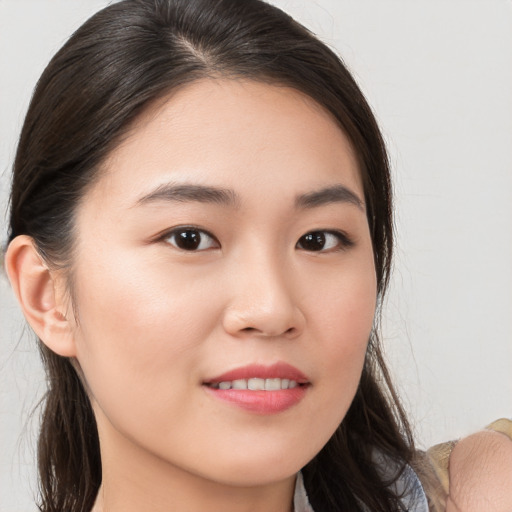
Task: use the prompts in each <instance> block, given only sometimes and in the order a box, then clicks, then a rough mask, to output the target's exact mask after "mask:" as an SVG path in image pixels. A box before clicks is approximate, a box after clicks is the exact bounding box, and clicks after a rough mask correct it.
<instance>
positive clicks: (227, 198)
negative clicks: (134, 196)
mask: <svg viewBox="0 0 512 512" xmlns="http://www.w3.org/2000/svg"><path fill="white" fill-rule="evenodd" d="M160 201H175V202H191V201H195V202H199V203H213V204H219V205H223V206H231V207H238V206H239V205H240V198H239V196H238V195H237V193H236V192H235V191H233V190H231V189H225V188H218V187H212V186H207V185H197V184H174V183H166V184H163V185H160V186H158V187H157V188H155V189H154V190H153V191H151V192H149V193H147V194H145V195H143V196H142V197H140V198H139V199H138V200H137V201H136V203H135V206H140V205H145V204H149V203H154V202H160ZM333 203H348V204H353V205H354V206H357V207H358V208H359V209H360V210H363V211H364V209H365V208H364V203H363V202H362V201H361V199H359V197H358V196H357V194H355V193H354V192H352V191H351V190H350V189H349V188H347V187H345V186H344V185H339V184H338V185H332V186H328V187H325V188H321V189H319V190H314V191H312V192H306V193H305V194H300V195H298V196H297V197H296V198H295V208H297V209H310V208H317V207H319V206H324V205H327V204H333Z"/></svg>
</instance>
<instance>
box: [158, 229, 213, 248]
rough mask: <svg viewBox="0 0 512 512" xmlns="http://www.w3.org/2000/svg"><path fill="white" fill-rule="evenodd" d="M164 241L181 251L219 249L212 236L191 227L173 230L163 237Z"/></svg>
mask: <svg viewBox="0 0 512 512" xmlns="http://www.w3.org/2000/svg"><path fill="white" fill-rule="evenodd" d="M164 241H165V242H167V243H169V244H171V245H174V247H176V248H178V249H181V250H182V251H206V250H208V249H215V248H218V247H219V243H218V242H217V240H215V238H214V237H213V236H212V235H210V234H208V233H207V232H206V231H203V230H202V229H197V228H193V227H182V228H176V229H173V230H172V231H171V232H169V233H168V234H167V235H166V236H165V237H164Z"/></svg>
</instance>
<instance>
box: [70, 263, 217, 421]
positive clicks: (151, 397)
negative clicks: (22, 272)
mask: <svg viewBox="0 0 512 512" xmlns="http://www.w3.org/2000/svg"><path fill="white" fill-rule="evenodd" d="M119 261H122V265H121V264H119V263H118V262H119ZM81 268H86V269H91V270H90V271H89V270H88V271H87V275H85V274H84V273H82V274H78V275H77V276H76V282H78V283H80V287H79V288H77V290H76V294H75V296H76V303H77V309H78V319H79V323H78V326H77V330H76V340H77V359H78V361H79V363H80V365H81V367H82V370H83V373H84V376H85V379H86V382H87V384H88V387H89V390H90V392H91V394H92V395H93V396H94V397H95V398H96V400H97V401H98V402H100V405H101V406H102V408H103V409H104V410H105V411H106V410H112V411H115V409H116V408H117V405H116V404H119V406H120V405H121V404H122V403H123V402H124V401H125V400H129V401H131V404H130V407H134V406H135V405H138V406H139V405H140V406H141V407H144V409H148V410H150V409H151V404H152V402H153V404H152V405H153V406H154V407H155V409H156V410H158V409H160V408H161V407H162V396H159V392H158V390H164V389H166V390H169V389H174V390H176V393H163V397H164V400H168V401H169V402H174V401H176V400H177V399H178V398H177V397H179V395H180V393H179V391H180V390H182V391H183V392H182V393H181V394H182V396H186V392H185V386H187V385H190V384H195V382H196V380H197V379H198V378H199V377H198V376H197V374H196V371H197V370H196V368H197V367H198V366H199V365H198V361H199V360H200V347H201V343H202V342H203V341H204V339H205V338H207V336H208V333H209V332H210V331H211V325H212V324H214V323H215V319H216V318H217V316H218V315H217V312H216V311H215V310H214V306H215V305H214V303H213V302H214V301H205V300H204V294H205V287H204V283H203V286H200V285H199V282H200V280H197V279H196V280H193V279H189V278H187V276H184V275H183V273H181V274H180V273H178V272H174V273H173V272H171V271H170V270H169V269H167V271H166V272H163V271H162V269H161V267H160V266H159V265H158V264H155V262H153V264H152V265H146V264H144V261H143V260H142V261H141V260H139V261H131V260H130V258H129V256H128V255H124V256H123V257H120V258H118V259H116V258H113V259H112V260H107V259H106V258H105V257H104V258H103V261H102V265H101V266H96V267H95V266H93V265H91V264H90V263H89V264H85V262H84V264H83V265H82V267H81ZM199 319H200V321H199ZM171 369H172V371H170V370H171ZM139 402H140V403H139Z"/></svg>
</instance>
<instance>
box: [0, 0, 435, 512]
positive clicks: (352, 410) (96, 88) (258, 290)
mask: <svg viewBox="0 0 512 512" xmlns="http://www.w3.org/2000/svg"><path fill="white" fill-rule="evenodd" d="M276 41H279V45H278V46H277V47H276V44H275V42H276ZM11 203H12V210H11V225H10V241H11V243H10V246H9V250H8V253H7V256H6V264H7V270H8V273H9V276H10V278H11V281H12V283H13V287H14V289H15V292H16V294H17V296H18V298H19V300H20V303H21V305H22V308H23V310H24V313H25V315H26V317H27V319H28V320H29V322H30V324H31V326H32V327H33V329H34V330H35V332H36V333H37V335H38V336H39V338H40V340H41V342H42V343H41V351H42V355H43V360H44V362H45V364H46V367H47V371H48V378H49V394H48V397H47V401H46V405H45V412H44V416H43V424H42V431H41V437H40V443H39V467H40V477H41V499H42V504H41V509H42V510H48V511H49V510H91V509H92V508H93V507H94V510H108V511H114V510H132V509H133V510H140V509H141V508H142V509H143V508H146V509H147V508H149V509H151V510H165V509H172V510H179V509H183V510H231V509H232V510H246V509H247V510H249V509H251V510H259V509H262V510H291V508H292V506H293V507H295V509H296V510H317V511H320V510H321V511H328V510H340V509H343V510H368V509H369V510H390V511H391V510H399V509H403V510H426V506H427V505H426V499H425V495H424V492H423V489H422V487H421V485H420V483H419V481H418V478H417V476H416V475H415V473H414V471H413V469H412V467H415V468H416V469H417V470H421V467H422V465H421V463H420V462H418V461H417V460H416V455H415V454H416V452H415V450H414V446H413V442H412V437H411V435H410V431H409V428H408V426H407V421H406V419H405V416H404V414H403V412H402V409H401V407H400V404H399V402H398V399H397V397H396V395H395V393H394V392H393V388H392V386H391V383H390V382H389V378H388V375H387V371H386V368H385V366H384V363H383V361H382V357H381V354H380V349H379V344H378V336H377V330H376V328H375V326H376V324H377V323H378V321H376V319H375V318H374V316H375V311H378V305H379V304H380V301H381V300H382V296H383V294H384V292H385V289H386V285H387V281H388V276H389V267H390V258H391V252H392V219H391V197H390V183H389V171H388V167H387V157H386V153H385V149H384V145H383V143H382V138H381V135H380V133H379V130H378V128H377V126H376V123H375V120H374V118H373V115H372V113H371V111H370V109H369V108H368V106H367V104H366V102H365V100H364V98H363V96H362V95H361V93H360V91H359V89H358V88H357V86H356V84H355V83H354V81H353V79H352V78H351V76H350V75H349V73H348V72H347V70H346V69H345V68H344V66H343V65H342V64H341V63H340V62H339V60H338V59H337V58H336V56H335V55H334V54H333V53H332V52H330V51H329V50H328V49H327V48H326V47H325V46H324V45H322V44H321V43H319V42H318V41H317V40H316V39H315V38H314V37H312V36H311V34H309V33H308V32H307V31H306V30H305V29H303V28H302V27H301V26H299V25H297V24H296V23H295V22H293V20H291V19H290V18H288V17H287V16H286V15H284V14H283V13H282V12H280V11H278V10H277V9H275V8H272V7H270V6H268V5H266V4H263V3H261V2H256V1H245V2H236V1H233V0H230V1H227V0H226V1H221V2H211V1H194V2H190V1H172V2H171V1H164V0H158V1H154V0H151V1H149V0H147V1H140V0H139V1H136V0H127V1H123V2H120V3H118V4H114V5H113V6H110V7H109V8H107V9H105V10H104V11H102V12H100V13H98V14H97V15H96V16H95V17H93V18H92V19H91V20H90V21H89V22H87V23H86V24H85V25H84V26H83V27H81V29H79V31H78V32H77V33H76V34H75V35H74V36H73V37H72V38H71V39H70V41H69V42H68V43H67V44H66V45H65V46H64V47H63V49H62V50H61V51H60V52H59V53H58V54H57V55H56V56H55V58H54V59H53V60H52V62H51V63H50V65H49V66H48V68H47V70H46V71H45V73H44V74H43V76H42V78H41V80H40V83H39V84H38V87H37V89H36V92H35V94H34V98H33V100H32V103H31V107H30V109H29V112H28V114H27V118H26V121H25V125H24V128H23V132H22V135H21V139H20V144H19V148H18V152H17V156H16V162H15V171H14V181H13V190H12V200H11ZM207 296H208V297H207ZM210 296H211V298H210ZM388 396H389V397H390V398H387V397H388ZM205 419H206V421H205ZM299 471H300V473H299ZM304 491H306V492H304ZM432 492H433V493H434V491H432ZM306 493H307V495H306ZM432 496H433V497H435V494H432Z"/></svg>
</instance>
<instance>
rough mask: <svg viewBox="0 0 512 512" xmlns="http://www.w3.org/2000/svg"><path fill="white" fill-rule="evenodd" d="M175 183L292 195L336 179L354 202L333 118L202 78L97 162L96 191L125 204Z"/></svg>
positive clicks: (353, 176)
mask: <svg viewBox="0 0 512 512" xmlns="http://www.w3.org/2000/svg"><path fill="white" fill-rule="evenodd" d="M176 179H177V180H178V181H180V180H185V181H194V182H197V183H202V184H208V185H210V184H221V185H227V186H230V187H233V186H234V187H235V188H236V187H237V186H240V187H241V188H242V189H245V190H246V191H248V192H254V193H256V192H257V189H259V188H261V187H262V185H266V186H268V185H269V181H271V182H272V185H273V188H280V189H281V190H283V191H286V190H290V191H291V190H292V189H294V191H293V192H294V193H295V192H296V191H297V190H298V191H301V189H304V188H305V189H311V188H314V187H318V186H321V185H323V184H325V182H326V181H329V180H330V181H333V182H338V181H339V180H340V179H341V180H342V181H343V182H344V184H345V185H348V186H351V187H352V188H354V189H356V191H359V192H360V193H361V195H362V182H361V177H360V172H359V168H358V164H357V158H356V156H355V153H354V150H353V148H352V145H351V143H350V142H349V140H348V138H347V137H346V136H345V134H344V133H343V131H342V130H341V128H340V127H339V125H338V124H337V122H336V121H335V119H334V117H333V116H332V115H331V114H330V113H328V112H327V111H326V110H325V109H324V108H323V107H321V106H320V105H319V104H318V103H316V102H315V101H314V100H312V99H311V98H310V97H309V96H307V95H305V94H303V93H301V92H299V91H297V90H295V89H292V88H290V87H285V86H278V85H270V84H266V83H262V82H255V81H249V80H230V79H205V80H201V81H197V82H194V83H192V84H189V85H187V86H184V87H182V88H180V89H178V90H175V91H173V92H172V93H170V94H169V95H168V96H166V97H164V98H162V99H160V100H158V101H157V102H155V103H154V104H152V105H151V106H150V107H148V108H147V109H146V110H145V111H144V112H143V113H142V114H141V115H140V116H139V118H138V119H137V120H136V121H135V122H134V123H133V125H132V126H131V128H130V130H129V132H128V136H127V137H126V138H125V139H124V140H123V142H122V143H121V144H120V145H119V146H118V147H117V148H116V149H115V150H113V151H112V153H111V154H110V156H109V158H108V159H107V160H106V162H105V163H104V165H103V169H102V176H101V178H100V180H99V181H100V183H99V185H100V186H99V189H100V190H99V191H100V192H101V191H103V193H104V195H105V197H106V198H108V199H109V200H110V201H111V200H112V198H113V197H114V196H115V197H116V198H117V199H119V200H126V201H127V202H128V201H130V200H131V199H132V198H133V195H134V193H135V192H140V191H143V190H145V189H147V188H148V187H152V186H155V185H158V184H159V183H165V182H168V181H171V180H176ZM316 182H318V183H316ZM304 191H307V190H304ZM242 192H243V191H242ZM125 206H126V205H125Z"/></svg>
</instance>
